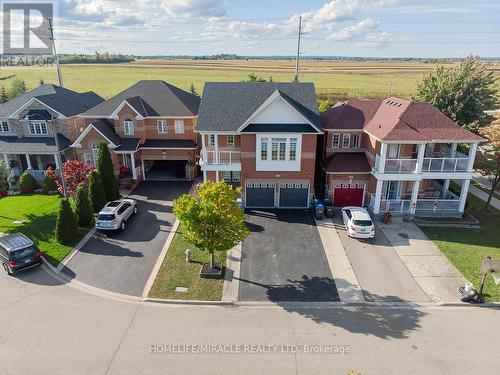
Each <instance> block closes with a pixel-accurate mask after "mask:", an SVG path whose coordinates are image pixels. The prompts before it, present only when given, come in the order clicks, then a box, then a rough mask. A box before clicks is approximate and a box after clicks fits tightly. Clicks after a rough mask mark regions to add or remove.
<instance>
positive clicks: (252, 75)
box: [244, 73, 267, 82]
mask: <svg viewBox="0 0 500 375" xmlns="http://www.w3.org/2000/svg"><path fill="white" fill-rule="evenodd" d="M244 82H267V81H266V79H265V78H262V77H258V76H257V75H256V74H255V73H250V74H249V75H248V78H247V79H246V80H245V81H244Z"/></svg>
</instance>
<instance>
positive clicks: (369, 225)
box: [342, 207, 375, 238]
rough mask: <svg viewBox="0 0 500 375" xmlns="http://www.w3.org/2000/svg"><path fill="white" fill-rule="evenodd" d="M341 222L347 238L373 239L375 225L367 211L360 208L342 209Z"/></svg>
mask: <svg viewBox="0 0 500 375" xmlns="http://www.w3.org/2000/svg"><path fill="white" fill-rule="evenodd" d="M342 220H343V221H344V225H345V228H346V230H347V233H348V235H349V237H355V238H374V237H375V225H374V224H373V221H372V219H371V217H370V214H369V213H368V211H367V210H365V209H364V208H362V207H344V208H343V209H342Z"/></svg>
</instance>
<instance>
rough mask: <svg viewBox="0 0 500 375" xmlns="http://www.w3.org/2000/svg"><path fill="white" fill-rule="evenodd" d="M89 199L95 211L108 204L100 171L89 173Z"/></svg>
mask: <svg viewBox="0 0 500 375" xmlns="http://www.w3.org/2000/svg"><path fill="white" fill-rule="evenodd" d="M88 194H89V199H90V202H91V204H92V209H93V210H94V212H95V213H98V212H99V211H101V208H103V207H104V205H105V204H106V202H107V201H106V192H105V191H104V187H103V186H102V181H101V177H100V176H99V172H97V171H92V172H90V175H89V186H88Z"/></svg>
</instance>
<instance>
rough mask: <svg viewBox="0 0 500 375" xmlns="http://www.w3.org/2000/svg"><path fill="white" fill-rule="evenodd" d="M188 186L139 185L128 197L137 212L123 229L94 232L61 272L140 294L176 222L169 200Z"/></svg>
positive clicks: (118, 291)
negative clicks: (135, 206)
mask: <svg viewBox="0 0 500 375" xmlns="http://www.w3.org/2000/svg"><path fill="white" fill-rule="evenodd" d="M190 187H191V183H190V182H157V181H145V182H142V183H141V184H139V186H138V187H137V188H136V189H135V190H134V192H133V194H132V195H131V196H130V198H132V199H136V200H137V202H138V207H139V213H138V214H137V215H136V216H134V217H132V218H131V219H130V220H129V221H128V222H127V228H126V230H125V231H124V232H109V233H105V234H103V233H99V232H96V234H95V235H94V236H93V237H92V238H91V239H90V240H89V241H88V242H87V243H86V244H85V245H84V246H83V247H82V249H81V250H80V252H79V253H78V254H77V255H76V256H75V257H74V258H73V259H71V261H70V262H69V263H68V264H67V266H66V267H65V268H63V272H64V273H65V274H66V275H68V276H69V277H71V278H76V279H77V280H78V281H81V282H83V283H85V284H89V285H91V286H94V287H97V288H101V289H105V290H108V291H112V292H115V293H123V294H130V295H134V296H141V295H142V292H143V289H144V287H145V285H146V283H147V281H148V278H149V275H150V274H151V271H152V269H153V267H154V265H155V263H156V260H157V259H158V256H159V254H160V252H161V250H162V248H163V245H164V244H165V241H166V239H167V237H168V234H169V232H170V229H171V228H172V225H173V224H174V222H175V216H174V214H173V213H172V201H173V200H174V199H176V198H177V197H178V196H179V195H180V194H183V193H187V192H188V191H189V189H190Z"/></svg>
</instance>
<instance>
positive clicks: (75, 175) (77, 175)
mask: <svg viewBox="0 0 500 375" xmlns="http://www.w3.org/2000/svg"><path fill="white" fill-rule="evenodd" d="M93 170H94V166H93V165H92V164H84V163H83V162H81V161H80V160H69V161H67V162H66V163H64V164H63V173H64V179H65V181H66V191H67V192H68V196H70V197H74V196H75V194H76V190H77V189H78V188H79V187H80V186H83V187H87V183H88V176H89V173H90V172H91V171H93ZM57 187H58V189H57V190H59V192H60V193H61V194H62V193H63V187H62V183H61V180H60V179H59V180H57Z"/></svg>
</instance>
